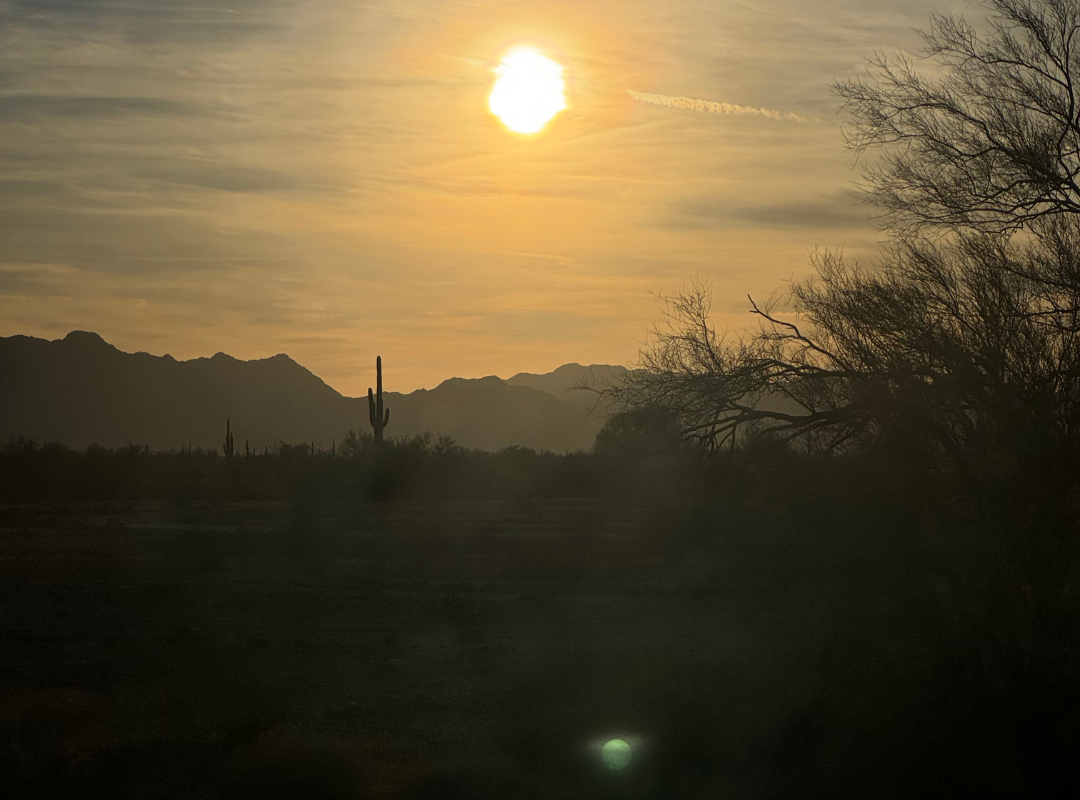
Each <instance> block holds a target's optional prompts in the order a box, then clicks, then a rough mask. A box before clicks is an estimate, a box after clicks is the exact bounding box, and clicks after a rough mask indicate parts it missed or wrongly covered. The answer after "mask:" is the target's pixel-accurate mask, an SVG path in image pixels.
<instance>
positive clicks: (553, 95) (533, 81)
mask: <svg viewBox="0 0 1080 800" xmlns="http://www.w3.org/2000/svg"><path fill="white" fill-rule="evenodd" d="M495 74H496V75H497V76H498V77H497V78H496V79H495V85H494V86H493V87H492V88H491V94H490V95H489V96H488V108H489V109H491V113H492V114H494V115H495V116H496V117H498V118H499V119H500V120H501V121H502V123H503V125H505V126H506V127H507V128H509V129H510V130H512V131H513V132H514V133H525V134H531V133H539V132H540V131H542V130H543V129H544V126H545V125H547V123H548V122H549V121H550V120H551V118H552V117H554V116H555V115H556V114H558V113H559V112H560V111H562V110H563V109H564V108H566V95H565V92H566V84H565V83H564V82H563V77H562V67H561V66H560V65H559V64H556V63H555V62H554V61H552V60H551V59H550V58H547V57H546V56H542V55H540V54H539V53H537V52H536V51H535V50H529V49H527V48H519V49H516V50H511V51H510V52H509V53H507V54H506V57H505V58H503V60H502V63H500V64H499V66H497V67H496V68H495Z"/></svg>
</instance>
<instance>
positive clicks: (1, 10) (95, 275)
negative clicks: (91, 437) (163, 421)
mask: <svg viewBox="0 0 1080 800" xmlns="http://www.w3.org/2000/svg"><path fill="white" fill-rule="evenodd" d="M933 10H940V11H964V12H966V13H967V14H968V15H969V16H971V17H972V18H981V17H982V9H981V8H980V7H979V6H977V5H973V4H969V3H965V2H962V0H934V1H926V0H904V2H902V3H900V2H896V0H761V1H760V2H739V1H738V0H574V1H573V2H540V1H539V0H533V1H529V0H522V1H521V2H515V1H514V0H476V2H462V1H460V0H370V1H368V0H361V2H356V1H355V0H354V1H352V2H346V1H345V0H304V1H303V2H302V1H301V0H232V1H231V2H230V0H0V335H11V334H15V333H24V334H30V335H35V336H44V337H48V338H56V337H58V336H62V335H64V334H66V333H67V332H68V331H70V330H72V329H85V330H93V331H97V332H98V333H100V334H102V335H103V336H104V337H105V338H106V339H107V340H109V341H111V342H112V343H114V344H116V345H117V346H118V347H120V348H121V349H125V350H146V351H148V352H151V353H156V354H163V353H166V352H168V353H171V354H172V355H174V356H175V357H177V358H191V357H195V356H202V355H212V354H213V353H214V352H216V351H218V350H223V351H225V352H228V353H231V354H232V355H235V356H237V357H239V358H261V357H266V356H270V355H273V354H275V353H279V352H285V353H288V354H289V355H291V356H292V357H293V358H295V359H296V360H298V361H299V362H300V363H302V364H304V365H305V366H307V367H308V368H310V369H311V370H312V371H314V372H315V373H316V374H317V375H319V376H320V377H322V378H323V379H324V380H326V381H327V382H328V383H330V384H331V385H332V386H334V387H335V388H337V389H339V390H340V391H342V392H344V393H346V394H359V393H361V392H363V391H366V387H367V386H369V385H371V384H372V373H373V372H374V360H375V356H376V354H381V355H382V356H383V361H384V364H385V371H386V376H387V388H392V389H396V390H411V389H414V388H417V387H420V386H433V385H435V384H437V383H438V382H440V381H441V380H443V379H444V378H447V377H450V376H452V375H459V376H465V377H474V376H481V375H490V374H498V375H502V376H504V377H505V376H508V375H510V374H512V373H514V372H518V371H530V372H546V371H549V370H551V369H553V368H555V367H556V366H558V365H560V364H563V363H565V362H568V361H578V362H582V363H592V362H605V363H618V364H625V363H628V362H630V361H632V360H633V359H634V358H635V356H636V353H637V350H638V346H639V342H640V340H641V339H642V338H643V335H644V329H645V328H646V327H647V326H648V325H649V324H651V323H652V321H653V320H654V319H655V317H656V315H657V304H656V301H655V299H654V298H653V297H652V295H651V294H650V291H664V290H675V289H678V288H679V286H680V285H682V284H683V283H684V282H685V281H686V280H687V279H689V278H692V277H694V276H695V275H699V276H701V277H707V278H711V279H712V280H713V282H714V285H715V290H716V311H717V318H718V322H719V323H720V324H721V325H726V326H728V327H730V328H732V329H736V330H737V329H740V328H742V327H743V326H745V325H747V324H748V323H749V318H748V317H747V315H746V313H745V310H746V307H747V302H746V294H747V293H748V292H749V293H753V294H754V295H755V296H762V297H765V296H767V295H768V294H769V293H770V292H772V291H773V290H774V289H776V288H780V287H782V286H783V282H784V281H785V280H787V279H789V278H791V277H796V278H798V277H799V276H801V275H804V274H806V272H807V270H808V253H809V252H810V251H811V250H812V249H814V247H815V246H821V247H841V246H843V247H844V248H845V250H846V251H847V252H849V253H853V254H856V253H867V254H871V256H872V253H873V251H874V249H875V248H876V246H877V242H878V241H879V240H880V238H881V235H880V234H879V233H878V232H876V231H875V230H874V229H873V227H872V226H871V225H870V224H869V223H868V222H867V215H868V210H867V209H866V208H865V207H862V206H859V205H857V197H856V196H855V195H854V194H853V193H852V181H853V180H854V179H855V178H857V173H856V172H855V171H854V170H853V167H854V159H853V156H852V155H851V154H850V153H848V152H846V151H845V150H844V147H843V139H842V135H841V127H840V124H839V123H840V121H841V120H840V118H839V117H838V116H837V111H838V103H837V100H836V99H835V97H833V96H832V94H831V92H830V88H829V87H830V84H831V83H832V82H834V81H836V80H838V79H841V78H845V77H850V76H854V75H856V74H857V73H859V72H860V71H861V70H862V66H863V63H864V60H865V57H866V56H867V55H869V54H871V53H872V52H873V51H875V50H886V51H892V50H896V49H899V48H913V47H916V46H917V44H918V39H917V37H916V36H915V34H914V33H913V32H912V28H915V27H923V26H925V24H926V23H927V21H928V19H929V16H930V13H931V11H933ZM515 44H531V45H533V46H536V47H538V48H539V49H541V50H543V51H544V52H545V53H546V54H547V55H549V56H550V57H552V58H554V59H555V60H557V61H559V62H560V63H562V64H563V65H564V67H565V69H566V77H567V81H568V84H569V97H568V101H569V104H570V108H569V110H567V111H565V112H563V113H562V114H560V115H559V116H558V117H557V118H556V119H555V121H554V122H553V124H551V125H550V126H549V128H548V129H547V130H546V131H545V132H544V133H542V134H540V135H538V136H536V137H534V138H531V139H522V138H517V137H513V136H511V135H509V134H508V133H507V132H506V131H505V129H504V128H502V127H501V126H500V124H499V123H498V122H497V121H496V120H495V119H494V118H493V117H492V116H491V115H490V114H489V113H488V112H487V108H486V102H485V101H486V96H487V94H488V92H489V90H490V87H491V83H492V79H493V76H492V75H491V73H490V71H489V70H488V69H486V68H485V67H484V66H482V65H481V64H479V63H478V62H477V60H478V59H479V60H496V61H497V60H498V59H499V57H500V56H501V55H502V54H503V53H504V52H505V51H506V50H507V49H508V48H509V47H510V46H512V45H515ZM447 56H455V57H456V58H449V57H447ZM627 90H633V91H637V92H646V93H655V94H665V95H676V96H686V97H691V98H703V99H707V100H712V101H717V102H727V103H733V104H738V105H744V106H753V107H763V108H768V109H773V110H777V111H782V112H792V113H796V114H800V115H804V116H808V117H818V118H821V119H822V120H823V121H822V122H795V121H790V120H776V119H770V118H768V117H763V116H760V115H748V114H744V115H737V114H736V115H732V114H709V113H697V112H694V111H685V110H676V109H668V108H663V107H659V106H656V105H652V104H648V103H643V102H639V101H635V100H634V99H632V98H631V96H630V95H629V94H628V93H627Z"/></svg>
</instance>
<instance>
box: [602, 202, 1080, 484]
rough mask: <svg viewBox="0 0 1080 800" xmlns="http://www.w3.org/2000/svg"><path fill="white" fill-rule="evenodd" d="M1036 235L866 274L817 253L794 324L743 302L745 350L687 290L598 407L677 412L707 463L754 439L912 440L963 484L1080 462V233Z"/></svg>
mask: <svg viewBox="0 0 1080 800" xmlns="http://www.w3.org/2000/svg"><path fill="white" fill-rule="evenodd" d="M1035 231H1036V233H1037V235H1036V236H1035V237H1034V238H1032V239H1031V240H1029V241H1026V242H1020V243H1015V242H1010V241H1009V240H1008V239H1006V238H1005V237H1003V236H994V235H988V234H981V233H969V234H961V235H959V236H958V237H957V238H956V240H955V241H953V242H950V243H932V242H927V241H925V240H920V241H908V242H903V243H899V244H897V245H896V246H894V247H893V248H892V249H891V250H890V252H889V254H888V256H887V257H886V259H885V260H884V263H883V264H882V265H881V267H880V269H878V270H875V271H869V270H864V269H861V268H860V267H859V265H858V264H848V263H846V262H845V261H844V259H843V257H842V256H841V255H838V254H835V253H824V254H820V255H819V256H817V257H816V259H815V261H816V267H817V276H816V278H814V279H812V280H809V281H806V282H804V283H800V284H795V285H794V286H793V287H792V289H791V298H790V305H789V307H788V311H787V312H784V311H782V310H781V306H780V304H779V303H778V302H776V301H775V300H774V301H773V302H770V303H768V304H766V305H764V306H759V305H757V304H755V303H753V301H752V300H751V307H752V311H753V313H754V314H755V315H757V316H758V317H759V319H760V321H761V323H762V324H761V327H760V329H759V330H758V331H757V332H756V333H754V334H752V335H748V336H744V337H740V338H732V337H729V336H727V335H725V334H722V333H718V332H717V331H716V329H715V328H714V327H713V325H712V324H711V322H710V317H709V313H710V303H711V291H710V288H709V286H708V285H707V284H702V283H694V284H691V285H690V286H688V287H687V288H686V289H684V290H683V291H682V292H681V293H678V294H676V295H672V296H668V297H665V298H663V299H664V301H665V313H664V315H663V317H662V320H661V322H660V324H659V325H658V326H657V327H656V328H655V330H654V331H653V332H652V336H651V337H650V340H649V342H648V343H647V344H646V347H645V348H644V349H643V350H642V352H641V355H640V362H641V366H642V367H643V369H642V370H641V371H639V372H636V373H634V374H633V375H632V376H631V377H630V378H629V379H628V380H627V381H626V382H625V383H624V384H622V385H621V386H619V387H616V388H614V389H612V390H609V391H608V393H607V394H608V396H609V397H610V398H611V399H613V400H614V401H615V403H616V406H617V407H621V408H640V407H645V406H662V407H666V408H670V409H672V410H673V411H675V412H677V413H678V415H679V417H680V419H681V420H682V424H683V430H684V433H685V435H687V436H688V437H690V438H693V439H697V440H698V441H700V442H702V443H704V444H706V445H707V446H709V447H711V448H714V449H715V448H719V447H721V446H723V445H724V444H725V443H731V442H733V441H735V439H736V437H737V435H738V432H739V431H740V430H745V429H747V428H754V429H757V430H763V431H771V432H773V433H774V434H779V435H783V436H787V437H791V438H798V439H802V440H804V441H809V442H812V443H813V444H814V445H815V446H818V447H822V448H826V449H838V448H844V447H846V446H849V445H851V444H854V443H859V442H861V443H866V442H868V441H873V440H874V439H876V438H879V437H881V436H883V435H885V434H887V433H888V432H889V431H891V430H895V429H897V428H900V427H902V428H903V429H904V430H905V431H908V432H911V431H916V430H917V431H919V432H920V435H923V436H925V437H927V439H928V441H930V442H931V443H932V445H933V446H934V447H935V448H936V449H937V450H938V452H940V454H941V455H942V456H943V457H945V458H946V459H947V460H948V462H949V463H951V464H952V465H953V467H954V468H955V470H956V471H957V473H958V474H961V475H966V476H967V477H968V479H969V480H970V482H971V484H972V485H976V484H979V483H980V482H981V481H982V472H983V471H984V470H985V469H987V468H988V466H987V465H988V464H990V463H991V462H995V463H997V462H999V461H1000V459H1001V458H1002V457H1005V456H1006V455H1009V456H1010V457H1011V456H1012V455H1016V454H1018V453H1020V452H1031V453H1034V452H1037V451H1038V452H1049V451H1051V450H1054V451H1058V452H1069V453H1076V454H1080V220H1078V219H1076V218H1073V217H1072V216H1071V215H1070V216H1068V217H1052V218H1050V217H1048V218H1046V219H1043V220H1041V221H1039V222H1037V223H1035ZM1062 448H1064V450H1062Z"/></svg>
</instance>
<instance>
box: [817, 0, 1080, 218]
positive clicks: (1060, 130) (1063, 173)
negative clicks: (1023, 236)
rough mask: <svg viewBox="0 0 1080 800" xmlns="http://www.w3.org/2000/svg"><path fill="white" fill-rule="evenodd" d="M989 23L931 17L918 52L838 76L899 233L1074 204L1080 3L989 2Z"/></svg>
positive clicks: (850, 134)
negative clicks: (982, 28)
mask: <svg viewBox="0 0 1080 800" xmlns="http://www.w3.org/2000/svg"><path fill="white" fill-rule="evenodd" d="M986 5H987V6H988V8H989V9H990V11H991V16H990V18H989V20H988V23H989V31H988V33H987V35H986V36H980V35H979V34H978V33H977V32H976V30H975V28H974V27H972V26H971V25H970V24H968V23H967V22H966V21H965V20H964V19H962V18H957V17H953V16H941V15H937V16H934V18H933V21H932V24H931V27H930V28H929V30H927V31H924V32H921V33H922V36H923V39H924V41H925V45H926V47H925V52H924V54H923V59H924V60H926V61H927V62H929V67H930V70H929V71H930V72H931V74H932V75H933V77H928V76H927V75H925V74H922V73H920V71H919V70H918V69H917V64H916V60H915V59H913V58H910V57H907V56H904V55H899V56H895V57H887V56H884V55H880V54H879V55H877V56H875V57H874V58H872V59H871V60H870V63H869V66H868V70H867V72H868V77H867V78H866V79H863V80H852V81H843V82H840V83H838V84H836V86H835V87H834V88H835V91H836V92H837V93H838V94H839V95H840V97H842V98H843V99H844V100H845V108H846V109H847V110H848V111H849V112H850V114H851V118H852V124H851V126H850V128H849V129H847V130H846V136H847V140H848V144H849V146H850V147H852V148H853V149H855V150H856V151H857V152H859V153H862V152H864V151H866V150H871V149H873V150H877V151H879V152H880V156H881V157H880V159H879V160H877V161H876V163H870V164H869V165H868V166H867V168H866V169H865V170H864V176H865V178H866V180H867V183H868V186H867V188H868V189H869V192H870V200H871V201H872V202H873V203H874V204H875V205H877V206H879V207H880V208H882V209H884V210H885V212H886V214H885V215H884V217H883V220H882V221H883V223H884V225H885V227H887V228H888V229H889V230H890V231H891V232H892V233H893V234H894V235H900V236H905V235H912V234H920V233H922V234H925V233H942V232H948V231H952V230H955V229H977V230H982V231H989V232H1001V231H1010V230H1015V229H1017V228H1019V227H1023V226H1025V225H1027V224H1028V223H1030V222H1031V221H1032V220H1035V219H1038V218H1039V217H1042V216H1045V215H1047V214H1054V213H1060V212H1076V211H1080V185H1078V182H1077V176H1078V174H1080V104H1078V95H1077V92H1078V88H1080V36H1078V30H1080V0H988V2H987V3H986Z"/></svg>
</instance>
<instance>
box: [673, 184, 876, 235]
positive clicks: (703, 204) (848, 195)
mask: <svg viewBox="0 0 1080 800" xmlns="http://www.w3.org/2000/svg"><path fill="white" fill-rule="evenodd" d="M860 201H861V197H860V196H859V195H858V194H856V193H855V192H851V191H841V192H836V193H835V194H832V195H828V196H826V197H821V198H816V199H805V200H786V201H783V202H779V203H765V204H759V205H750V206H740V205H739V201H738V200H736V199H734V198H732V197H731V196H730V195H718V196H706V197H695V198H690V199H685V200H680V201H678V202H676V203H673V204H672V205H671V207H670V210H671V212H672V218H671V219H670V220H669V222H668V224H667V225H666V226H665V227H670V228H675V229H680V230H700V229H706V228H729V227H732V226H733V225H735V224H742V223H750V224H751V225H754V226H757V227H775V228H785V229H792V228H804V229H805V228H811V229H817V230H851V229H857V228H864V229H865V228H869V227H870V221H869V217H870V213H869V211H868V210H867V209H866V208H865V207H863V206H861V205H860Z"/></svg>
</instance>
